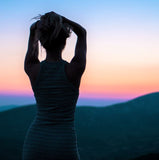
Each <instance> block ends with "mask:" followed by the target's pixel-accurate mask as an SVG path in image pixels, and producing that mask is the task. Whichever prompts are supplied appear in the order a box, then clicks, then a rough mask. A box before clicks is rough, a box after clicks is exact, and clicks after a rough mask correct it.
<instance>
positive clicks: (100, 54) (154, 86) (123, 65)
mask: <svg viewBox="0 0 159 160" xmlns="http://www.w3.org/2000/svg"><path fill="white" fill-rule="evenodd" d="M52 10H53V11H55V12H57V13H59V14H61V15H64V16H66V17H67V18H69V19H71V20H74V21H76V22H78V23H80V24H81V25H82V26H84V27H85V28H86V29H87V36H88V37H87V44H88V50H87V68H86V71H85V73H84V75H83V78H82V83H81V87H80V93H81V96H83V97H105V98H134V97H136V96H140V95H142V94H146V93H149V92H155V91H158V90H159V1H158V0H151V1H150V0H130V1H127V0H112V1H110V0H109V1H108V0H80V1H75V0H67V1H64V0H63V1H60V0H59V1H58V0H56V1H55V0H34V1H32V0H23V1H22V0H14V1H12V0H5V1H1V2H0V19H1V23H0V24H1V27H0V35H1V36H0V44H1V45H0V56H1V60H0V93H13V94H31V95H33V92H32V90H31V86H30V82H29V79H28V77H27V75H26V74H25V73H24V69H23V68H24V67H23V66H24V65H23V63H24V58H25V53H26V50H27V43H28V36H29V27H30V25H31V24H32V23H33V22H34V21H33V20H32V21H31V18H33V17H35V16H37V15H38V14H44V13H46V12H49V11H52ZM67 42H68V43H67V46H66V48H65V50H64V54H63V58H64V59H65V60H67V61H70V59H71V58H72V56H73V55H74V46H75V42H76V36H75V35H74V34H72V36H71V38H70V39H68V41H67ZM44 58H45V51H44V49H42V52H40V54H39V59H40V60H43V59H44Z"/></svg>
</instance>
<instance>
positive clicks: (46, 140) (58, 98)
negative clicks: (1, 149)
mask: <svg viewBox="0 0 159 160" xmlns="http://www.w3.org/2000/svg"><path fill="white" fill-rule="evenodd" d="M66 63H67V62H66V61H64V60H61V61H58V62H48V61H46V60H44V61H42V62H41V63H40V71H39V74H38V76H37V80H36V82H35V84H34V86H32V89H33V92H34V97H35V99H36V104H37V113H36V116H35V118H34V120H33V122H32V123H31V125H30V127H29V129H28V131H27V134H26V137H25V140H24V144H23V152H22V160H80V155H79V152H78V147H77V136H76V130H75V123H74V113H75V108H76V103H77V99H78V96H79V89H77V88H75V87H74V86H73V85H72V83H70V82H69V81H68V79H67V77H66V74H65V64H66Z"/></svg>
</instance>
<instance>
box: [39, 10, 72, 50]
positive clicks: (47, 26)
mask: <svg viewBox="0 0 159 160" xmlns="http://www.w3.org/2000/svg"><path fill="white" fill-rule="evenodd" d="M37 30H38V36H39V37H38V39H39V40H40V42H41V45H42V46H43V47H44V48H45V49H46V50H48V51H52V50H54V51H62V50H63V49H64V47H65V44H66V39H67V38H68V37H69V36H70V26H69V25H68V24H65V23H63V22H62V17H61V16H60V15H58V14H56V13H54V12H49V13H46V14H44V15H42V16H40V20H39V21H38V23H37Z"/></svg>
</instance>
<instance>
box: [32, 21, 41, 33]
mask: <svg viewBox="0 0 159 160" xmlns="http://www.w3.org/2000/svg"><path fill="white" fill-rule="evenodd" d="M38 22H39V21H36V22H34V23H33V24H32V25H31V26H30V31H31V32H35V31H36V30H37V24H38Z"/></svg>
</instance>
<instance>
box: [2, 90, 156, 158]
mask: <svg viewBox="0 0 159 160" xmlns="http://www.w3.org/2000/svg"><path fill="white" fill-rule="evenodd" d="M35 115H36V105H30V106H23V107H20V108H14V109H11V110H8V111H4V112H1V113H0V127H1V132H0V142H1V143H0V159H3V160H10V159H12V160H20V159H21V151H22V145H23V140H24V136H25V134H26V131H27V129H28V127H29V125H30V123H31V122H32V121H33V118H34V116H35ZM75 125H76V131H77V139H78V146H79V152H80V155H81V160H90V159H91V160H107V159H108V160H130V159H135V158H136V160H139V159H141V160H146V157H147V158H150V160H154V159H155V158H156V157H157V156H158V154H151V153H159V92H156V93H152V94H148V95H144V96H141V97H138V98H135V99H134V100H131V101H128V102H125V103H120V104H116V105H112V106H109V107H84V106H82V107H77V108H76V113H75ZM144 155H146V156H144ZM137 157H138V158H137ZM153 157H155V158H153ZM143 158H145V159H143Z"/></svg>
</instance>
